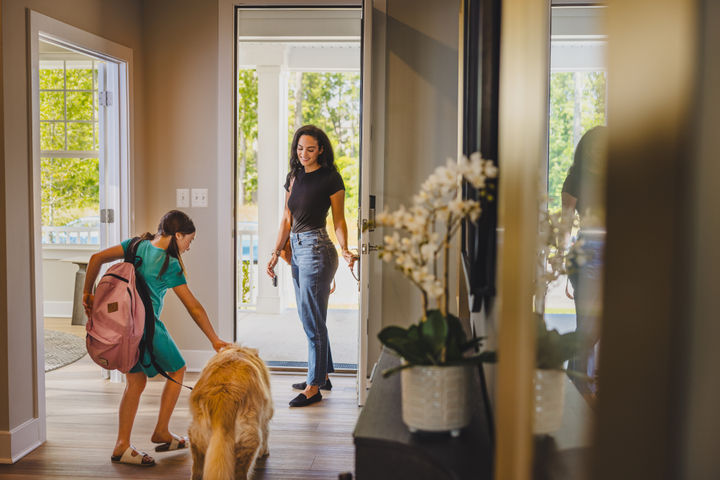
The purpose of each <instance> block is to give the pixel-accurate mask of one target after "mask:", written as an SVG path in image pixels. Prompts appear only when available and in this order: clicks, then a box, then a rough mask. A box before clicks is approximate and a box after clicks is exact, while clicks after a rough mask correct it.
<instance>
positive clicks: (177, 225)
mask: <svg viewBox="0 0 720 480" xmlns="http://www.w3.org/2000/svg"><path fill="white" fill-rule="evenodd" d="M176 233H181V234H183V235H189V234H191V233H195V224H194V223H193V221H192V220H191V219H190V217H188V216H187V214H186V213H185V212H181V211H180V210H170V211H169V212H167V213H166V214H165V215H163V217H162V218H161V219H160V223H159V224H158V228H157V233H156V234H152V233H150V232H146V233H144V234H143V235H142V237H140V238H141V240H152V239H153V238H155V236H156V235H161V236H167V235H169V236H170V244H169V245H168V248H167V250H165V261H164V262H163V265H162V268H161V269H160V273H158V276H157V278H160V277H161V276H162V274H163V273H165V271H166V270H167V268H168V264H169V263H170V257H171V256H172V257H175V258H177V259H178V262H180V268H181V269H182V273H185V264H184V263H183V261H182V258H181V256H180V251H179V250H178V246H177V240H176V238H175V234H176Z"/></svg>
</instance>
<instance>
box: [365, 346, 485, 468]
mask: <svg viewBox="0 0 720 480" xmlns="http://www.w3.org/2000/svg"><path fill="white" fill-rule="evenodd" d="M399 363H400V359H399V358H397V357H396V356H394V355H392V354H391V353H389V352H388V351H383V352H382V354H381V355H380V359H379V360H378V365H377V367H376V369H375V374H374V378H373V383H372V388H371V389H370V392H369V394H368V398H367V401H366V403H365V406H364V407H363V410H362V412H361V413H360V417H359V418H358V421H357V425H356V426H355V432H354V433H353V437H354V440H355V475H356V478H357V479H358V480H383V479H392V480H403V479H412V480H444V479H452V480H464V479H472V480H484V479H488V480H489V479H491V478H492V457H493V455H492V451H491V446H490V445H491V443H490V434H489V429H488V425H487V420H486V418H485V407H484V405H483V402H482V396H481V395H480V381H479V376H478V375H477V374H476V375H475V377H474V379H473V381H474V383H475V387H476V388H474V389H473V391H474V392H475V395H474V398H473V405H474V408H473V415H472V421H471V423H470V425H469V426H468V427H467V428H465V429H463V431H462V433H461V434H460V436H459V437H458V438H452V437H450V434H449V433H442V434H441V433H416V434H411V433H410V432H409V431H408V429H407V427H406V426H405V424H404V423H403V422H402V416H401V412H400V375H399V374H396V375H392V376H390V377H389V378H383V376H382V374H381V372H382V371H383V370H385V369H387V368H390V367H392V366H394V365H397V364H399Z"/></svg>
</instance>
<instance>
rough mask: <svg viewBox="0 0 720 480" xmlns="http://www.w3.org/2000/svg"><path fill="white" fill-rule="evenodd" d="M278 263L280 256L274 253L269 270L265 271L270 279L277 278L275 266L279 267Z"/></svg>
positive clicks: (269, 263)
mask: <svg viewBox="0 0 720 480" xmlns="http://www.w3.org/2000/svg"><path fill="white" fill-rule="evenodd" d="M277 262H278V256H277V255H276V254H275V253H274V252H273V254H272V257H270V261H269V262H268V264H267V270H265V272H266V273H267V274H268V276H269V277H270V278H275V265H277Z"/></svg>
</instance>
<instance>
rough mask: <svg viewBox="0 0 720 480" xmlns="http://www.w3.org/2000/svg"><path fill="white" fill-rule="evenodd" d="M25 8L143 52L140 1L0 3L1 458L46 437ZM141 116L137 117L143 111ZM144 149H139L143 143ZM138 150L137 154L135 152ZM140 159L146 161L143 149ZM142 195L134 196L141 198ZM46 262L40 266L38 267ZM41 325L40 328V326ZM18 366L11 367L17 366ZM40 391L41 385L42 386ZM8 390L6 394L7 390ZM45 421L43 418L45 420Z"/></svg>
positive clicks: (138, 131) (138, 93) (137, 130)
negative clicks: (37, 345) (39, 373)
mask: <svg viewBox="0 0 720 480" xmlns="http://www.w3.org/2000/svg"><path fill="white" fill-rule="evenodd" d="M26 9H33V10H35V11H38V12H40V13H43V14H45V15H48V16H50V17H52V18H55V19H57V20H59V21H62V22H64V23H67V24H70V25H72V26H75V27H78V28H80V29H82V30H85V31H87V32H90V33H93V34H96V35H99V36H102V37H104V38H107V39H109V40H111V41H113V42H116V43H119V44H122V45H125V46H128V47H130V48H132V49H133V51H134V53H135V59H136V61H138V60H139V59H141V58H142V53H141V42H142V34H141V21H140V14H141V10H140V1H139V0H130V1H128V0H67V1H63V2H58V1H53V0H5V1H3V2H2V10H1V11H2V88H3V92H2V94H3V114H4V115H3V131H2V139H3V142H4V143H3V145H2V146H3V151H2V157H3V161H2V163H1V164H0V170H2V174H1V175H0V180H1V181H2V186H1V187H0V193H2V194H3V198H2V201H0V221H1V223H0V236H1V237H2V240H0V255H2V258H1V259H0V286H1V287H2V292H0V307H1V308H0V342H2V345H0V352H3V353H2V355H0V391H2V392H3V395H0V461H2V462H7V461H10V460H12V459H16V458H18V456H20V455H22V454H24V452H25V450H27V449H28V448H32V445H34V444H36V443H37V442H38V441H43V440H44V425H39V424H38V421H37V420H36V419H37V418H38V412H40V411H42V410H44V407H43V406H42V405H44V401H45V399H44V398H42V397H38V395H37V392H36V385H37V384H38V383H37V382H38V380H39V381H40V382H42V378H41V379H37V377H36V352H35V351H33V348H32V345H33V337H34V336H35V334H36V331H35V323H34V321H33V319H32V312H33V310H34V304H35V299H34V298H33V293H32V292H33V291H34V286H33V281H34V280H33V278H34V277H33V275H34V274H33V268H34V266H33V251H32V245H33V239H32V238H31V232H32V219H31V217H30V211H31V208H30V205H31V201H30V200H31V195H32V187H31V178H30V171H31V170H30V164H29V161H30V153H29V150H28V147H29V145H30V144H31V143H30V139H29V132H28V124H29V121H28V113H29V106H28V85H29V79H28V77H27V72H28V65H27V31H26ZM134 72H135V78H134V84H135V87H136V88H135V98H136V100H138V101H137V102H136V104H135V113H136V118H134V141H135V143H134V144H135V146H136V147H139V146H141V145H142V138H143V135H142V131H143V128H142V123H143V121H142V108H143V107H142V105H143V103H142V101H141V99H142V86H141V85H142V82H141V81H140V79H141V78H142V68H141V67H140V65H138V66H137V67H136V68H135V70H134ZM137 114H139V115H137ZM138 151H141V148H139V149H138ZM135 153H137V152H135ZM135 160H136V161H139V162H142V158H141V156H140V155H135ZM138 200H139V201H142V198H137V197H136V198H135V201H136V202H137V201H138ZM39 267H40V266H39V265H38V268H39ZM40 328H41V326H40ZM11 364H12V368H11V366H10V365H11ZM41 390H42V389H41ZM5 392H6V393H7V394H5ZM40 423H42V422H40Z"/></svg>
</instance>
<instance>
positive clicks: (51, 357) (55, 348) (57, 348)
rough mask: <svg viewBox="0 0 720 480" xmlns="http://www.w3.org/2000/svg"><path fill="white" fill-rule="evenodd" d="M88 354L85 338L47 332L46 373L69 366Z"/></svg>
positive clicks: (51, 331) (54, 331) (53, 331)
mask: <svg viewBox="0 0 720 480" xmlns="http://www.w3.org/2000/svg"><path fill="white" fill-rule="evenodd" d="M86 353H87V350H86V349H85V339H84V338H80V337H78V336H76V335H72V334H70V333H65V332H58V331H56V330H45V371H46V372H49V371H51V370H56V369H58V368H60V367H64V366H65V365H69V364H71V363H73V362H75V361H77V360H79V359H81V358H82V357H83V356H84V355H85V354H86Z"/></svg>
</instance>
